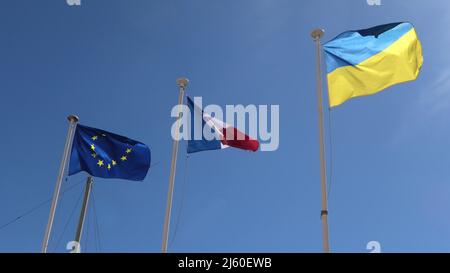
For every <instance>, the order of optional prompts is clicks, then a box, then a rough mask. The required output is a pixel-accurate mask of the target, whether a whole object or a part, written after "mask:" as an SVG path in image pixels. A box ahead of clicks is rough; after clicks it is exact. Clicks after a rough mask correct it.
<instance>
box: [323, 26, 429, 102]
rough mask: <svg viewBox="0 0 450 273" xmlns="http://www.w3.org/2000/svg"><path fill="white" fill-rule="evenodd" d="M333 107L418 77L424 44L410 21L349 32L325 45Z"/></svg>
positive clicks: (329, 91)
mask: <svg viewBox="0 0 450 273" xmlns="http://www.w3.org/2000/svg"><path fill="white" fill-rule="evenodd" d="M323 48H324V51H325V60H326V64H327V80H328V96H329V103H330V107H334V106H338V105H340V104H342V103H344V102H345V101H347V100H349V99H351V98H354V97H359V96H367V95H371V94H374V93H377V92H380V91H382V90H383V89H385V88H387V87H389V86H392V85H394V84H398V83H402V82H406V81H412V80H415V79H416V78H417V76H418V75H419V72H420V68H421V67H422V64H423V56H422V46H421V44H420V41H419V38H418V37H417V34H416V31H415V29H414V27H413V25H412V24H410V23H393V24H387V25H381V26H377V27H373V28H369V29H364V30H357V31H347V32H344V33H342V34H340V35H338V36H337V37H336V38H334V39H333V40H331V41H329V42H327V43H326V44H324V46H323Z"/></svg>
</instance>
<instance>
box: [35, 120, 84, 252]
mask: <svg viewBox="0 0 450 273" xmlns="http://www.w3.org/2000/svg"><path fill="white" fill-rule="evenodd" d="M67 119H68V120H69V130H68V132H67V137H66V144H65V145H64V153H63V157H62V160H61V165H60V167H59V174H58V179H57V180H56V187H55V191H54V192H53V200H52V205H51V207H50V214H49V216H48V222H47V228H46V229H45V235H44V240H43V241H42V249H41V252H42V253H46V252H47V248H48V242H49V240H50V233H51V231H52V226H53V220H54V218H55V212H56V205H57V204H58V198H59V192H60V190H61V184H62V180H63V177H64V171H65V169H66V165H67V160H68V158H69V152H70V151H69V150H70V147H71V146H72V141H73V134H74V131H75V128H76V125H77V122H78V117H77V116H75V115H70V116H68V117H67Z"/></svg>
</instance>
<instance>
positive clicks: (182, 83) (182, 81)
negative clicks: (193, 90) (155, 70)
mask: <svg viewBox="0 0 450 273" xmlns="http://www.w3.org/2000/svg"><path fill="white" fill-rule="evenodd" d="M188 83H189V80H188V78H178V79H177V85H178V86H179V87H181V88H186V86H187V85H188Z"/></svg>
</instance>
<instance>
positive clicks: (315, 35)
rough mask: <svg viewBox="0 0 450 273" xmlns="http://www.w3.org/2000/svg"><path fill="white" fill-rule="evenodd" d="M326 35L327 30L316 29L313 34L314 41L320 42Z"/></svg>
mask: <svg viewBox="0 0 450 273" xmlns="http://www.w3.org/2000/svg"><path fill="white" fill-rule="evenodd" d="M324 34H325V30H324V29H323V28H316V29H314V30H313V31H312V32H311V37H312V38H313V39H314V41H317V40H320V38H322V37H323V35H324Z"/></svg>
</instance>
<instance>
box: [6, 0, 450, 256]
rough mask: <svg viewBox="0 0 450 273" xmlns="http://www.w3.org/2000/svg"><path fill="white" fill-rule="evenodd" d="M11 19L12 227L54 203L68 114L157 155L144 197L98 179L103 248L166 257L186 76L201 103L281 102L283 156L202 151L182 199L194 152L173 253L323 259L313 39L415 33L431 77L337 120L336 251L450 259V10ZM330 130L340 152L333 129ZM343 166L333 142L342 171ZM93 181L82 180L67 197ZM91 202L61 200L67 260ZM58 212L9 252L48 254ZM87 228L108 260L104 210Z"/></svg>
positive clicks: (337, 114) (208, 0) (124, 4)
mask: <svg viewBox="0 0 450 273" xmlns="http://www.w3.org/2000/svg"><path fill="white" fill-rule="evenodd" d="M1 5H2V7H1V9H0V33H1V38H0V39H1V40H0V41H1V43H0V60H1V61H0V92H1V93H0V94H1V99H0V124H1V134H0V151H1V155H0V208H1V209H0V224H3V223H5V222H8V221H9V220H11V219H12V218H14V217H16V216H18V215H20V214H21V213H23V212H25V211H27V210H28V209H30V208H31V207H33V206H35V205H36V204H38V203H40V202H41V201H43V200H46V199H47V198H49V197H51V195H52V193H53V189H54V186H55V180H56V177H57V172H58V168H59V164H60V160H61V155H62V151H63V146H64V141H65V136H66V132H67V121H66V116H67V115H68V114H71V113H74V114H77V115H79V117H80V121H81V123H82V124H85V125H88V126H93V127H98V128H101V129H105V130H109V131H112V132H115V133H119V134H123V135H126V136H128V137H130V138H134V139H137V140H140V141H142V142H144V143H146V144H148V145H149V146H150V148H151V150H152V160H153V163H157V162H160V163H159V164H158V165H156V166H155V167H154V168H152V169H151V170H150V172H149V173H148V175H147V178H146V179H145V181H144V182H142V183H136V182H128V181H120V180H105V179H100V178H98V179H95V182H94V196H95V204H96V212H97V219H98V226H99V229H100V235H101V237H100V240H101V246H102V251H105V252H158V251H160V245H161V233H162V225H163V219H164V211H165V205H166V196H167V186H168V176H169V167H170V153H171V137H170V127H171V125H172V122H173V119H172V118H171V117H170V110H171V108H172V106H173V105H174V104H175V103H176V101H177V96H178V90H177V86H176V85H175V80H176V78H177V77H179V76H183V75H185V76H187V77H189V79H190V80H191V84H190V86H189V88H188V93H189V94H190V95H200V96H203V101H204V103H205V104H211V103H215V104H219V105H222V106H224V105H226V104H244V105H247V104H279V105H280V147H279V150H278V151H276V152H266V153H263V152H258V153H247V152H242V151H239V150H233V149H227V150H224V151H213V152H204V153H199V154H194V155H192V156H191V157H190V158H189V160H188V165H187V170H188V172H187V174H186V178H187V179H186V184H185V188H184V190H183V178H184V176H185V174H184V170H185V168H184V164H185V154H184V152H185V150H186V143H181V145H180V151H182V152H181V153H180V157H179V162H178V166H179V167H178V175H177V180H176V185H175V196H174V209H173V212H174V213H173V215H172V224H173V225H172V232H171V243H170V245H169V251H172V252H191V251H192V252H222V251H224V252H228V251H230V252H249V251H256V252H319V251H321V244H322V243H321V242H322V241H321V240H322V239H321V229H320V228H321V225H320V218H319V211H320V186H319V158H318V149H319V147H318V142H317V132H318V130H317V113H316V96H315V78H314V69H315V67H314V65H315V59H314V45H313V42H312V41H311V38H310V36H309V34H310V31H311V30H312V29H313V28H315V27H318V26H321V27H323V28H325V29H326V36H325V37H324V40H325V41H326V40H329V39H331V38H333V37H334V36H335V35H337V34H339V33H340V32H343V31H346V30H353V29H360V28H365V27H371V26H375V25H379V24H384V23H390V22H398V21H410V22H412V23H413V24H414V25H415V27H416V29H417V32H418V34H419V37H420V39H421V41H422V44H423V48H424V66H423V69H422V72H421V75H420V77H419V79H418V80H417V81H415V82H410V83H406V84H402V85H398V86H395V87H392V88H390V89H389V90H388V91H385V92H382V93H379V94H377V95H374V96H371V97H364V98H359V99H353V100H351V101H348V102H347V103H345V104H344V105H342V106H341V107H338V108H336V109H334V110H333V112H332V128H333V130H332V131H333V132H332V133H333V134H332V138H333V179H332V186H331V193H330V196H329V198H330V199H329V210H330V216H329V217H330V220H329V222H330V238H331V247H332V250H333V251H337V252H347V251H352V252H367V251H366V249H365V247H366V244H367V242H369V241H372V240H377V241H379V242H380V243H381V246H382V251H386V252H397V251H408V252H415V251H447V252H448V251H450V217H448V212H449V211H450V168H449V165H450V153H449V152H448V150H449V147H450V138H449V134H450V127H449V125H448V116H449V115H450V95H449V88H450V62H449V61H450V60H449V59H450V55H449V54H448V48H449V46H450V37H449V35H448V26H449V25H450V4H449V3H448V1H445V0H436V1H419V0H415V1H403V0H389V1H388V0H382V6H379V7H373V6H368V5H367V4H366V1H365V0H358V1H356V0H346V1H344V0H341V1H331V0H330V1H324V0H323V1H297V0H276V1H275V0H270V1H269V0H246V1H225V0H192V1H181V0H177V1H163V0H159V1H144V0H134V1H120V0H102V1H100V0H95V1H94V0H82V6H81V7H69V6H68V5H67V4H66V2H65V0H58V1H24V0H8V1H2V4H1ZM327 115H328V113H326V115H325V116H326V117H327ZM325 127H326V133H327V135H326V136H327V138H326V142H327V143H328V136H329V131H328V128H329V127H328V119H327V120H326V126H325ZM329 152H330V147H329V145H327V158H328V161H329V160H330V157H329ZM85 177H86V175H85V174H78V175H76V176H73V177H69V179H68V181H67V182H65V183H64V185H63V189H66V188H68V187H70V186H71V185H75V184H76V183H79V182H80V181H83V180H84V179H85ZM82 188H83V187H82V184H80V185H79V186H77V187H76V188H75V189H73V190H72V191H70V192H68V193H67V194H66V195H64V196H63V198H62V200H61V202H60V203H59V207H58V210H57V213H56V219H55V225H54V230H53V234H52V240H51V242H50V248H49V249H50V251H58V252H63V251H65V244H66V243H67V242H68V241H70V240H72V239H73V237H74V233H75V226H76V221H77V218H78V214H79V207H77V208H76V211H75V215H74V216H73V217H72V218H70V217H69V216H70V213H71V211H72V209H73V207H74V206H75V204H76V201H77V199H78V197H79V196H80V193H81V191H82ZM183 196H184V201H182V200H183ZM182 203H183V205H182V210H181V214H179V211H180V210H179V209H180V206H181V204H182ZM49 207H50V205H49V204H47V205H46V206H44V207H42V208H40V209H39V210H37V211H36V212H35V213H33V214H31V215H29V216H26V217H24V218H23V219H21V220H20V221H18V222H16V223H14V224H12V225H10V226H8V227H6V228H4V229H2V230H0V251H1V252H11V251H13V252H38V251H40V246H41V242H42V237H43V233H44V230H45V226H46V223H47V217H48V212H49ZM91 208H92V207H91ZM89 215H90V216H89V221H88V223H87V230H85V233H84V235H85V236H84V239H83V241H82V247H84V249H83V250H86V247H87V251H96V247H95V236H94V234H95V232H94V231H95V228H94V227H95V225H94V217H93V216H94V214H93V210H91V211H90V214H89ZM68 219H70V221H69V222H68V226H67V229H66V230H65V233H64V234H63V230H64V226H65V224H66V222H67V221H68ZM177 222H178V224H177ZM175 226H177V228H176V234H174V233H175ZM61 234H62V235H61ZM174 235H175V236H174ZM59 237H61V241H60V243H59V244H57V241H58V238H59Z"/></svg>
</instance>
